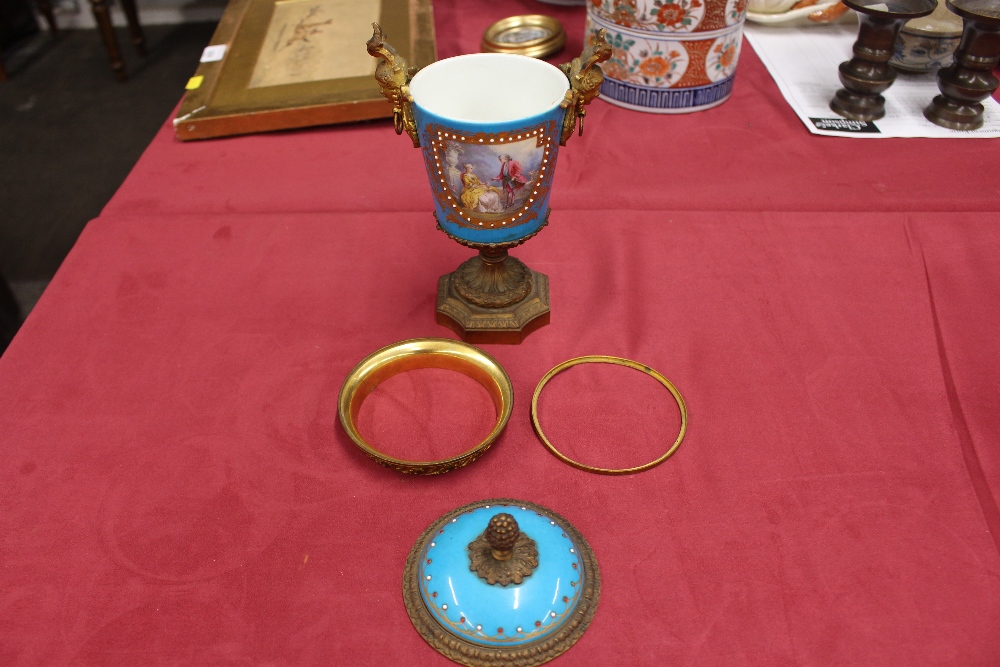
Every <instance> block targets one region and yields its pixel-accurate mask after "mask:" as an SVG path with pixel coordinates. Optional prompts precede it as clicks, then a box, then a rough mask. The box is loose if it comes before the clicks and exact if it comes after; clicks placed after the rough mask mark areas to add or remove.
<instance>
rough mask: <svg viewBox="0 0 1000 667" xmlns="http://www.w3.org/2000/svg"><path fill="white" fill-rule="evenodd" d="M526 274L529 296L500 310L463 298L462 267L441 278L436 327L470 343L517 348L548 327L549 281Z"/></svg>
mask: <svg viewBox="0 0 1000 667" xmlns="http://www.w3.org/2000/svg"><path fill="white" fill-rule="evenodd" d="M522 266H523V265H522ZM526 270H527V271H528V273H529V274H530V280H531V288H530V289H529V290H528V293H527V296H525V297H524V298H523V299H521V300H520V301H518V302H516V303H513V304H511V305H508V306H504V307H501V308H485V307H483V306H478V305H476V304H474V303H470V302H469V301H467V300H465V299H464V298H462V295H461V294H459V292H458V289H456V277H457V275H458V274H459V272H460V271H461V267H459V270H458V271H454V272H452V273H449V274H447V275H444V276H441V278H440V279H439V280H438V296H437V313H436V314H435V319H436V320H437V323H438V324H441V325H443V326H446V327H448V328H449V329H451V330H452V331H454V332H455V333H457V334H458V335H459V336H461V337H462V340H464V341H465V342H467V343H507V344H512V345H517V344H518V343H520V342H522V341H523V340H524V339H525V337H526V336H527V335H528V334H530V333H531V332H532V331H534V330H535V329H538V328H540V327H543V326H545V325H546V324H548V323H549V278H548V276H546V275H545V274H544V273H539V272H538V271H533V270H531V269H526Z"/></svg>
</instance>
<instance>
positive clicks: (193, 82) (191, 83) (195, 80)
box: [184, 74, 205, 90]
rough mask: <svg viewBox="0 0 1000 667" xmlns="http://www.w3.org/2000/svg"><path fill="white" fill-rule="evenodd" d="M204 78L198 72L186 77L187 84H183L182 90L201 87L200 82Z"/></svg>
mask: <svg viewBox="0 0 1000 667" xmlns="http://www.w3.org/2000/svg"><path fill="white" fill-rule="evenodd" d="M204 80H205V77H203V76H202V75H200V74H199V75H198V76H193V77H191V78H190V79H188V82H187V85H186V86H184V90H198V89H199V88H201V82H202V81H204Z"/></svg>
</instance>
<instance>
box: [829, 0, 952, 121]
mask: <svg viewBox="0 0 1000 667" xmlns="http://www.w3.org/2000/svg"><path fill="white" fill-rule="evenodd" d="M844 4H845V5H847V6H848V7H850V8H851V9H853V10H855V11H856V12H858V14H859V15H860V19H861V28H860V30H859V31H858V39H857V41H856V42H854V57H853V58H851V59H850V60H848V61H846V62H843V63H841V64H840V82H841V83H842V84H843V85H844V87H843V88H841V89H840V90H838V91H837V94H836V95H835V96H834V98H833V101H832V102H830V108H831V109H833V110H834V111H835V112H837V113H838V114H840V115H841V116H843V117H844V118H850V119H851V120H865V121H868V120H878V119H879V118H881V117H882V116H884V115H885V98H884V97H882V95H881V93H883V92H885V91H886V90H887V89H888V88H889V86H891V85H892V82H893V81H895V80H896V72H895V70H893V69H892V68H891V67H889V59H890V58H891V57H892V53H893V46H894V44H895V43H896V36H897V35H898V34H899V29H900V28H902V27H903V24H904V23H906V22H907V21H909V20H910V19H915V18H919V17H921V16H927V15H928V14H930V13H931V12H933V11H934V8H935V7H936V6H937V1H936V0H890V1H889V2H880V1H879V0H844Z"/></svg>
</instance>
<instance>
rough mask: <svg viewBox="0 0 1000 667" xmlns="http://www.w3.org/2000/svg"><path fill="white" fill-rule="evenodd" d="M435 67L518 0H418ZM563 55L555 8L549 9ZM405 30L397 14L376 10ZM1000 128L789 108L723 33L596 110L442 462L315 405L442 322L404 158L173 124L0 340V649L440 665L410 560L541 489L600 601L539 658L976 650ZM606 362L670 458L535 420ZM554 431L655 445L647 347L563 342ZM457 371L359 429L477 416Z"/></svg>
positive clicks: (818, 657) (651, 448)
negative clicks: (946, 130)
mask: <svg viewBox="0 0 1000 667" xmlns="http://www.w3.org/2000/svg"><path fill="white" fill-rule="evenodd" d="M435 8H436V12H437V28H438V36H439V45H440V51H441V55H442V56H447V55H453V54H456V53H460V52H463V51H474V50H476V48H477V40H478V36H479V35H480V34H481V32H482V30H483V29H484V28H485V27H486V26H487V25H489V23H491V22H492V21H494V20H496V19H498V18H500V17H502V16H505V15H509V14H515V13H527V12H529V11H530V12H535V11H548V7H547V6H542V5H539V4H536V3H534V2H528V1H527V0H523V1H515V0H496V1H495V2H489V3H486V2H483V3H478V2H477V3H472V2H459V1H458V0H454V1H452V2H446V1H445V0H438V2H436V3H435ZM552 13H555V14H556V15H558V16H559V17H560V18H561V19H562V20H563V21H564V23H565V25H566V27H567V30H568V32H569V36H570V44H569V47H568V53H570V54H571V53H573V51H574V50H578V49H579V46H580V35H581V33H582V18H581V17H580V15H579V10H553V11H552ZM390 38H391V36H390ZM997 145H998V144H997V143H996V142H994V141H989V140H948V141H944V140H936V141H931V140H873V141H864V140H850V139H834V138H821V137H813V136H810V135H809V134H808V133H807V132H806V130H805V128H804V127H802V125H801V124H800V123H799V121H798V120H797V119H796V118H795V117H794V115H793V114H792V113H791V111H790V110H789V109H788V108H787V106H786V105H785V104H784V103H783V102H782V100H781V98H780V94H779V93H778V92H777V89H776V87H775V86H774V84H773V82H771V81H770V79H769V78H768V77H767V74H766V72H765V71H764V70H763V68H762V66H761V65H760V63H759V61H758V60H757V59H756V58H755V56H754V54H753V53H752V51H751V50H750V49H749V48H746V47H745V48H744V50H743V54H742V57H741V62H740V66H739V72H738V74H737V82H736V92H735V94H734V97H733V98H732V99H731V100H730V101H729V102H727V103H725V104H723V105H722V106H721V107H719V108H717V109H714V110H711V111H707V112H702V113H698V114H692V115H688V116H679V117H657V116H652V115H644V114H638V113H633V112H628V111H624V110H621V109H618V108H616V107H613V106H611V105H608V104H604V103H600V102H598V103H595V104H594V106H593V107H592V111H591V112H590V114H589V115H588V117H587V133H586V135H585V136H584V137H583V138H582V139H581V138H575V139H573V140H571V141H570V142H569V145H568V146H567V147H566V148H565V149H563V151H562V153H561V156H560V159H559V164H558V166H557V175H556V182H555V185H554V194H553V202H552V203H553V213H552V217H551V222H550V224H549V226H548V227H547V228H546V229H545V230H543V232H542V233H541V234H539V235H538V236H537V237H536V238H534V239H532V240H531V241H529V242H528V243H527V244H525V245H524V246H523V247H521V248H518V249H517V250H515V251H514V254H515V255H517V256H518V257H519V258H520V259H522V260H524V261H525V262H526V263H527V264H528V265H529V266H531V267H532V268H534V269H536V270H539V271H542V272H544V273H546V274H547V275H548V276H549V278H550V284H551V296H552V321H551V324H550V325H549V326H547V327H544V328H542V329H539V330H538V331H537V332H535V333H533V334H531V335H530V336H529V337H528V338H527V339H526V340H525V342H524V343H523V344H521V345H516V346H501V345H489V346H483V347H484V349H485V350H486V351H487V352H489V353H490V354H491V355H493V356H494V357H495V358H496V359H497V360H498V361H499V362H500V363H501V364H502V365H503V366H504V368H505V369H506V370H507V372H508V373H509V375H510V377H511V379H512V381H513V385H514V394H515V404H514V413H513V415H512V417H511V419H510V422H509V425H508V427H507V429H506V431H505V432H504V433H503V435H502V436H501V437H500V438H499V439H498V440H497V442H496V443H495V444H494V446H493V447H492V449H491V450H490V451H489V452H487V453H486V454H485V455H484V456H483V457H482V458H481V459H480V460H479V461H477V462H476V463H474V464H472V465H470V466H469V467H467V468H464V469H461V470H458V471H455V472H452V473H448V474H446V475H442V476H437V477H413V476H403V475H400V474H398V473H396V472H394V471H392V470H389V469H387V468H383V467H381V466H379V465H377V464H375V463H374V462H372V461H371V460H369V459H368V458H366V457H365V456H364V455H363V454H362V453H361V452H360V450H358V449H357V448H356V447H355V446H354V444H353V443H352V442H351V441H350V440H349V439H348V438H347V436H346V435H345V433H344V432H343V430H342V429H341V427H340V425H339V424H338V420H337V414H336V399H337V393H338V391H339V388H340V384H341V382H342V381H343V379H344V378H345V376H346V375H347V373H348V372H349V371H350V369H351V368H352V367H353V366H354V365H355V364H356V363H357V362H358V361H360V360H361V359H362V358H363V357H364V356H366V355H367V354H369V353H370V352H372V351H374V350H375V349H377V348H379V347H381V346H383V345H386V344H389V343H392V342H395V341H398V340H402V339H406V338H413V337H423V336H438V337H453V335H452V334H451V333H450V332H449V331H448V330H447V329H444V328H442V327H440V326H438V325H436V324H435V323H434V300H435V295H436V281H437V278H438V276H440V275H442V274H444V273H447V272H449V271H451V270H453V269H454V268H455V267H456V266H457V265H458V264H459V263H460V262H461V261H462V260H464V259H465V258H467V257H468V256H470V251H469V250H467V249H464V248H462V247H460V246H459V245H457V244H455V243H454V242H452V241H450V240H449V239H448V238H447V237H446V236H445V235H443V234H441V233H440V232H438V231H436V230H435V229H434V221H433V219H432V217H431V213H430V210H431V204H430V196H429V192H428V190H427V185H426V177H425V175H424V172H423V165H422V164H421V161H420V156H419V152H418V151H416V150H414V149H413V148H411V147H410V146H409V142H408V141H406V140H405V139H404V138H400V137H396V136H395V135H394V134H393V133H392V131H391V129H390V127H389V125H388V123H386V122H376V123H371V124H366V125H357V126H345V127H334V128H322V129H314V130H306V131H298V132H287V133H277V134H272V135H261V136H253V137H242V138H232V139H224V140H218V141H206V142H200V143H192V144H181V143H178V142H176V141H175V140H173V139H172V136H171V128H170V127H169V125H165V126H164V129H163V131H162V133H161V134H160V135H159V136H158V137H157V138H156V139H155V141H154V142H153V144H152V145H151V146H150V148H149V150H148V151H147V152H146V154H145V155H144V156H143V158H142V160H141V161H140V162H139V164H138V165H137V167H136V169H135V170H134V171H133V173H132V175H131V176H130V177H129V179H128V180H127V181H126V183H125V184H124V186H123V187H122V189H121V190H120V191H119V193H118V194H117V195H116V196H115V198H114V199H113V200H112V201H111V203H110V204H109V205H108V207H107V209H106V210H105V212H104V214H103V215H102V216H101V217H99V218H98V219H96V220H94V221H93V222H91V223H90V224H89V225H88V227H87V228H86V230H85V231H84V233H83V235H82V236H81V238H80V240H79V242H78V243H77V245H76V247H75V248H74V249H73V251H72V253H71V254H70V256H69V257H68V258H67V260H66V262H65V263H64V264H63V266H62V268H61V269H60V271H59V273H58V274H57V276H56V278H55V280H54V281H53V283H52V284H51V286H50V287H49V289H48V290H47V291H46V293H45V294H44V295H43V297H42V299H41V301H40V303H39V305H38V307H37V308H36V310H35V311H34V312H33V313H32V315H31V316H30V318H29V319H28V321H27V323H26V324H25V325H24V327H23V328H22V330H21V332H20V333H19V334H18V336H17V337H16V338H15V340H14V342H13V343H12V345H11V346H10V348H9V349H8V351H7V352H6V353H5V354H4V355H3V356H2V357H0V451H2V453H3V456H2V457H0V664H5V665H7V664H9V665H19V666H20V665H122V664H138V665H179V664H192V665H237V664H238V665H275V666H283V665H404V664H405V665H447V664H450V663H449V662H448V661H447V660H446V659H445V658H443V657H442V656H440V655H439V654H438V653H436V652H435V651H434V650H433V649H432V648H430V647H429V646H428V645H427V644H426V643H425V642H424V641H423V639H421V638H420V636H419V635H418V634H417V633H416V631H415V630H414V629H413V627H412V625H411V624H410V621H409V619H408V617H407V615H406V611H405V609H404V607H403V602H402V597H401V577H402V571H403V563H404V561H405V558H406V556H407V553H408V551H409V549H410V547H411V546H412V544H413V543H414V541H415V540H416V539H417V537H418V536H419V535H420V533H421V531H423V530H424V528H426V527H427V526H428V525H429V524H430V523H432V522H433V521H434V519H436V518H437V517H438V516H440V515H441V514H443V513H444V512H446V511H448V510H450V509H452V508H455V507H457V506H459V505H462V504H465V503H467V502H471V501H474V500H479V499H484V498H491V497H513V498H519V499H524V500H530V501H533V502H537V503H540V504H542V505H545V506H547V507H550V508H551V509H553V510H554V511H556V512H558V513H559V514H561V515H562V516H564V517H566V518H567V519H569V520H570V521H571V522H572V523H573V524H574V525H575V526H576V527H577V528H578V529H579V530H580V531H581V532H582V533H583V534H584V535H585V536H586V538H587V539H588V540H589V542H590V544H591V546H592V547H593V549H594V551H595V553H596V555H597V559H598V563H599V565H600V568H601V576H602V592H601V599H600V603H599V605H598V609H597V614H596V616H595V618H594V622H593V624H592V625H591V627H590V629H589V630H588V631H587V632H586V634H584V636H583V638H582V639H581V640H580V642H579V643H578V644H577V645H576V646H575V647H574V648H572V649H570V651H569V652H567V653H566V654H565V655H563V656H562V657H560V658H557V659H556V661H554V662H553V664H557V665H651V666H652V665H664V664H672V665H727V666H733V665H817V666H827V665H875V664H877V665H899V666H910V665H970V666H971V665H983V666H987V665H996V664H998V663H1000V634H998V633H997V627H998V626H1000V546H998V545H1000V512H998V508H997V501H998V494H1000V453H998V450H997V447H996V443H997V439H998V438H997V436H998V417H997V415H998V410H997V407H998V405H997V400H998V399H997V396H998V395H1000V392H998V389H1000V387H998V383H1000V381H998V378H1000V357H998V355H997V354H996V350H995V347H996V346H995V337H996V331H997V330H998V326H1000V312H998V307H997V298H998V295H1000V266H998V263H997V262H996V257H997V255H998V253H1000V226H998V223H1000V215H998V210H1000V197H998V194H1000V193H998V185H997V180H996V177H995V174H996V173H997V167H998V166H1000V157H998V155H1000V154H998V152H997V148H996V147H997ZM584 354H607V355H617V356H624V357H629V358H632V359H636V360H639V361H641V362H643V363H645V364H648V365H649V366H651V367H652V368H655V369H657V370H659V371H660V372H662V373H663V374H664V375H666V376H667V377H669V378H670V379H671V380H672V381H673V382H674V383H675V384H676V385H677V386H678V388H679V389H680V391H681V392H682V393H683V395H684V397H685V399H686V400H687V403H688V407H689V409H690V414H691V421H690V427H689V431H688V436H687V438H686V439H685V441H684V443H683V444H682V445H681V446H680V448H679V449H678V451H677V453H676V454H675V455H674V456H673V457H672V458H671V459H669V460H668V461H667V462H666V463H664V464H663V465H661V466H659V467H657V468H655V469H653V470H651V471H648V472H645V473H641V474H639V475H634V476H627V477H604V476H597V475H592V474H588V473H585V472H582V471H579V470H576V469H574V468H570V467H569V466H566V465H565V464H563V463H561V462H559V461H558V460H557V459H556V458H555V457H553V456H552V455H551V454H549V453H548V452H547V451H546V450H545V449H544V448H543V447H542V445H541V444H540V442H539V441H538V439H537V438H536V436H535V435H534V433H533V432H532V429H531V425H530V420H529V414H528V406H529V402H530V397H531V392H532V390H533V389H534V386H535V384H536V383H537V381H538V380H539V379H540V378H541V377H542V375H543V374H544V373H545V372H546V371H547V370H548V369H549V368H551V367H552V366H554V365H555V364H557V363H559V362H561V361H564V360H566V359H568V358H570V357H574V356H579V355H584ZM541 417H542V420H543V424H544V425H545V428H546V433H547V434H548V435H549V437H550V438H551V439H552V440H553V442H554V443H557V444H558V445H559V446H560V447H561V448H563V449H564V451H565V452H566V453H567V454H570V455H572V456H574V457H577V458H580V459H581V460H584V461H586V462H589V463H593V464H597V465H608V466H627V465H635V464H637V463H641V462H643V461H645V460H648V459H651V458H655V457H656V456H658V455H659V453H661V452H662V451H665V450H666V448H667V447H669V445H670V443H671V442H673V438H674V437H675V435H676V429H677V426H678V415H677V408H676V406H675V405H674V403H673V402H672V400H671V398H670V396H669V394H668V393H667V392H666V391H665V390H663V388H662V387H660V386H658V385H657V384H656V383H655V382H652V381H651V380H650V379H649V378H648V377H646V376H645V375H643V374H641V373H638V372H635V371H630V370H628V369H624V368H618V367H608V366H604V367H602V366H584V367H577V368H573V369H571V370H569V371H567V372H566V373H565V374H563V375H560V376H558V377H557V378H556V379H555V380H553V381H552V383H551V384H550V386H549V388H548V389H547V390H546V393H545V394H544V395H543V397H542V405H541ZM492 418H493V415H492V406H491V403H490V401H489V398H488V397H487V396H486V394H485V393H484V392H483V391H482V390H480V389H479V387H478V386H477V385H476V384H475V383H474V382H472V381H471V380H469V379H468V378H465V377H464V376H460V375H455V374H453V373H450V372H448V371H438V370H428V371H419V372H413V373H408V374H405V375H400V376H397V377H395V378H393V379H392V380H390V381H389V382H387V383H386V384H385V385H383V386H382V387H380V388H379V389H377V390H376V391H375V393H373V394H372V395H371V396H370V397H369V399H368V402H367V403H366V404H365V407H364V409H363V410H362V414H361V415H360V418H359V421H360V423H361V427H362V429H363V430H364V431H365V432H366V434H369V435H370V437H371V438H372V439H375V440H377V441H378V442H380V443H383V445H384V447H385V448H386V449H387V450H388V451H391V452H392V453H395V454H397V455H404V454H408V455H409V456H410V457H411V458H422V457H430V456H444V455H447V454H448V453H450V452H454V451H458V450H459V449H461V448H462V447H463V446H468V444H469V443H471V442H474V441H475V440H476V439H477V438H478V437H481V435H482V434H483V433H484V431H485V430H487V429H489V428H490V426H491V424H492Z"/></svg>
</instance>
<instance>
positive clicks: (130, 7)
mask: <svg viewBox="0 0 1000 667" xmlns="http://www.w3.org/2000/svg"><path fill="white" fill-rule="evenodd" d="M121 3H122V9H123V10H125V18H127V19H128V32H129V34H130V35H132V44H133V45H134V46H135V50H136V51H138V52H139V55H140V56H144V55H146V37H145V36H144V35H143V34H142V26H141V25H139V13H138V12H137V11H136V10H135V0H121Z"/></svg>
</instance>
